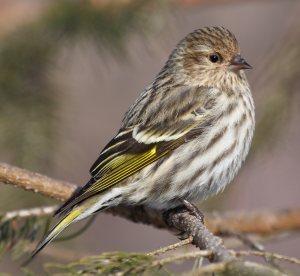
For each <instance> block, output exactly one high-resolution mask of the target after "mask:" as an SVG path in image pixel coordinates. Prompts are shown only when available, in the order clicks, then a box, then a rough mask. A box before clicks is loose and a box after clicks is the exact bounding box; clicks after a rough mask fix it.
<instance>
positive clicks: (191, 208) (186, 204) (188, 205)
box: [181, 199, 204, 224]
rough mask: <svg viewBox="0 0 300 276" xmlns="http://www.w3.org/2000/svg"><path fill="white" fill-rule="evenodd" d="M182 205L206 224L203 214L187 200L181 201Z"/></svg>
mask: <svg viewBox="0 0 300 276" xmlns="http://www.w3.org/2000/svg"><path fill="white" fill-rule="evenodd" d="M181 202H182V204H183V205H184V207H185V208H186V209H187V210H188V211H190V212H191V214H192V215H194V216H195V217H196V218H197V219H199V220H200V221H201V222H202V223H203V224H204V215H203V213H202V212H201V211H200V210H199V209H198V208H197V207H196V206H195V205H194V204H193V203H191V202H189V201H187V200H186V199H181Z"/></svg>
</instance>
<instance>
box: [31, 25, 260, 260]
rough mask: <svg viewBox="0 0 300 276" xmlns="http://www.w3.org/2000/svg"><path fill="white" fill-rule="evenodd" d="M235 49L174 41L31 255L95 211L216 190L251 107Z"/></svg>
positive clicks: (173, 203) (227, 174) (171, 203)
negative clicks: (86, 179)
mask: <svg viewBox="0 0 300 276" xmlns="http://www.w3.org/2000/svg"><path fill="white" fill-rule="evenodd" d="M250 68H251V66H250V65H249V64H248V63H247V62H246V61H245V59H243V58H242V56H241V54H240V49H239V46H238V42H237V40H236V38H235V36H234V35H233V33H232V32H230V31H229V30H227V29H226V28H224V27H206V28H202V29H198V30H195V31H193V32H192V33H190V34H188V35H187V36H186V37H185V38H184V39H183V40H181V41H180V42H179V44H178V45H177V46H176V48H175V49H174V50H173V52H172V53H171V55H170V56H169V58H168V60H167V62H166V64H165V65H164V67H163V68H162V70H161V71H160V72H159V73H158V75H157V76H156V77H155V79H154V81H153V82H152V83H151V84H150V85H149V86H148V87H147V88H146V89H145V90H144V91H143V92H142V93H141V94H140V95H139V97H138V98H137V100H136V101H135V103H133V105H132V106H131V107H130V108H129V110H128V111H127V113H126V114H125V116H124V118H123V121H122V124H121V128H120V130H119V132H118V133H117V134H116V136H115V137H114V138H113V139H112V140H111V141H110V142H109V143H108V144H107V145H106V146H105V147H104V149H103V150H102V152H101V153H100V156H99V158H98V159H97V160H96V162H95V163H94V164H93V166H92V167H91V169H90V173H91V179H90V181H89V182H88V183H87V184H86V185H85V186H83V187H81V188H80V189H79V190H77V191H76V192H75V193H74V195H73V196H72V197H71V198H70V199H69V200H67V201H66V202H65V203H64V204H63V205H62V206H61V207H60V208H59V210H57V212H56V215H59V216H60V217H61V220H60V221H59V222H58V223H57V224H56V226H55V227H53V229H52V230H51V231H50V233H49V234H48V235H47V236H46V238H45V239H44V240H42V241H41V242H40V243H39V245H38V246H37V248H36V250H35V251H34V252H33V254H32V257H33V256H35V255H36V254H37V253H38V252H39V251H40V250H41V249H42V248H43V247H44V246H45V245H47V244H48V243H49V242H50V241H51V240H53V239H54V238H55V237H56V236H57V235H58V234H59V233H60V232H61V231H62V230H63V229H65V228H66V227H67V226H68V225H70V224H71V223H73V222H76V221H79V220H82V219H84V218H86V217H88V216H90V215H92V214H94V213H96V212H98V211H101V210H104V209H107V208H110V207H113V206H117V205H119V204H122V205H146V206H149V207H152V208H155V209H159V210H162V211H165V210H168V209H171V208H174V207H177V206H179V205H185V206H186V207H187V208H190V210H193V208H192V207H193V206H194V205H193V202H199V201H202V200H204V199H206V198H207V197H208V196H211V195H215V194H217V193H218V192H220V191H222V190H223V189H224V188H225V187H226V185H227V184H228V183H230V182H231V181H232V179H233V178H234V176H235V175H236V174H237V172H238V170H239V168H240V167H241V165H242V163H243V161H244V160H245V158H246V156H247V154H248V151H249V148H250V144H251V140H252V136H253V132H254V125H255V120H254V104H253V99H252V96H251V91H250V88H249V84H248V81H247V78H246V76H245V72H244V69H250Z"/></svg>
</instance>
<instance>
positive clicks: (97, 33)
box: [0, 0, 300, 275]
mask: <svg viewBox="0 0 300 276" xmlns="http://www.w3.org/2000/svg"><path fill="white" fill-rule="evenodd" d="M299 14H300V3H299V1H297V0H286V1H280V0H265V1H253V0H251V1H250V0H249V1H247V0H236V1H235V0H219V1H216V0H215V1H205V0H202V1H201V0H173V1H172V0H165V1H162V0H157V1H156V0H155V1H150V0H149V1H146V0H118V1H117V0H116V1H112V0H111V1H109V0H89V1H88V0H86V1H83V0H82V1H79V0H78V1H50V0H44V1H39V0H1V1H0V102H1V105H0V133H1V135H0V161H1V162H6V163H9V164H12V165H16V166H20V167H22V168H27V169H30V170H33V171H36V172H40V173H44V174H46V175H48V176H51V177H54V178H58V179H62V180H67V181H70V182H73V183H76V184H78V185H82V184H84V183H85V182H86V181H87V179H88V177H89V174H88V170H89V167H90V166H91V164H92V163H93V161H94V160H95V159H96V158H97V155H98V153H99V152H100V150H101V149H102V147H103V146H105V144H106V143H107V142H108V140H109V139H110V138H112V137H113V135H114V134H115V132H116V131H117V130H118V128H119V125H120V121H121V119H122V116H123V114H124V112H125V111H126V109H127V108H128V106H129V105H130V104H131V103H132V102H133V101H134V99H135V98H136V97H137V95H138V94H139V93H140V92H141V91H142V90H143V88H144V87H145V86H146V85H148V84H149V83H150V82H151V81H152V80H153V78H154V77H155V75H156V73H158V71H159V70H160V68H161V67H162V66H163V64H164V62H165V61H166V59H167V57H168V55H169V53H170V51H171V50H172V49H173V47H174V46H175V45H176V44H177V42H178V41H179V40H180V39H182V38H183V37H184V36H185V35H186V34H187V33H189V32H190V31H192V30H194V29H197V28H200V27H203V26H212V25H222V26H225V27H227V28H229V29H230V30H232V31H233V32H234V33H235V35H236V36H237V38H238V40H239V42H240V46H241V49H242V54H243V56H244V57H245V58H246V60H247V61H248V62H249V63H250V64H251V65H252V66H253V68H254V69H253V70H251V71H247V75H248V77H249V81H250V84H251V86H252V89H253V94H254V99H255V103H256V110H257V128H256V134H255V139H254V143H253V146H252V149H251V154H250V156H249V158H248V159H247V162H246V164H245V166H244V167H243V169H242V170H241V172H240V173H239V175H238V177H237V178H236V179H235V180H234V183H232V185H231V186H230V187H229V188H228V189H226V191H225V192H224V193H223V194H222V195H220V196H218V197H216V198H213V199H211V200H209V201H208V202H206V203H203V204H201V205H200V207H201V208H202V209H203V210H206V211H205V212H209V211H225V210H226V211H227V210H228V211H232V210H236V211H240V210H261V209H275V210H276V209H283V208H288V207H295V206H298V207H299V201H300V200H299V199H300V186H299V179H300V170H299V164H300V123H299V122H300V112H299V111H300V108H299V106H300V105H299V103H300V93H299V89H300V74H299V72H300V66H299V64H300V47H299V45H300V18H299ZM54 203H55V202H54V201H52V200H49V199H45V198H44V197H42V196H38V195H35V194H32V193H29V192H25V191H21V190H19V189H16V188H13V187H8V186H5V185H3V184H0V212H1V213H3V212H6V211H8V210H17V209H20V208H27V207H34V206H41V205H50V204H54ZM75 228H76V226H75ZM70 231H72V230H70ZM73 231H74V228H73ZM175 241H176V237H174V236H173V235H171V234H170V233H168V232H166V231H162V230H157V229H154V228H152V227H149V226H143V225H138V224H134V223H132V222H129V221H126V220H124V219H121V218H118V217H112V216H110V215H106V214H99V215H98V216H97V218H96V220H95V222H94V223H93V224H92V226H90V227H89V228H88V230H86V231H85V232H84V233H83V234H82V235H80V236H78V237H77V238H76V239H72V240H70V241H65V242H57V243H53V244H52V245H50V246H49V248H47V249H46V250H45V251H44V253H43V254H41V255H39V256H38V259H39V260H40V262H39V261H37V262H35V263H34V264H32V265H31V267H39V266H41V263H44V262H47V261H50V260H51V261H62V262H63V261H70V260H72V259H73V258H78V257H81V256H85V255H91V254H99V253H101V252H104V251H117V250H118V251H150V250H154V249H156V248H158V247H160V246H163V245H167V244H169V243H172V242H175ZM266 248H267V249H268V250H273V251H277V252H279V253H282V254H287V255H291V256H295V257H300V249H299V248H300V237H299V235H298V237H297V236H295V237H293V239H285V240H283V241H280V242H276V243H274V242H272V243H270V244H267V247H266ZM51 252H52V253H51ZM59 252H60V253H59ZM0 272H7V273H13V274H14V275H17V274H19V273H21V272H20V269H19V267H18V265H17V263H15V262H12V261H11V259H10V258H9V257H8V256H7V254H6V255H5V256H4V258H3V259H2V262H1V263H0Z"/></svg>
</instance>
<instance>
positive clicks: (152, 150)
mask: <svg viewBox="0 0 300 276" xmlns="http://www.w3.org/2000/svg"><path fill="white" fill-rule="evenodd" d="M188 105H189V106H188V107H187V106H186V105H181V108H180V109H177V110H176V114H177V115H176V118H173V119H172V120H168V119H166V120H165V119H162V120H160V122H159V123H154V124H153V123H152V124H150V123H148V125H147V124H139V125H135V126H129V127H127V128H123V129H121V130H120V131H119V133H118V134H117V135H116V136H115V137H114V138H113V139H112V140H111V141H110V142H109V143H108V144H107V145H106V147H105V148H104V149H103V151H102V152H101V153H100V156H99V158H98V159H97V160H96V162H95V163H94V164H93V166H92V167H91V169H90V173H91V175H92V179H93V181H90V182H89V183H88V184H87V185H85V186H84V187H82V188H81V189H80V190H79V191H78V192H76V193H75V194H74V195H73V196H72V197H71V198H70V199H69V200H68V201H67V202H66V203H65V204H64V205H63V206H62V207H61V208H60V209H59V210H58V211H57V213H65V212H66V211H68V210H70V209H72V208H73V207H74V206H75V205H77V204H78V203H80V202H82V201H83V200H85V199H87V198H90V197H92V196H93V195H96V194H98V193H101V192H103V191H105V190H106V189H108V188H110V187H112V186H114V185H116V184H117V183H119V182H121V181H122V180H124V179H126V178H127V177H129V176H131V175H133V174H135V173H136V172H138V171H140V170H141V169H143V168H144V167H146V166H147V165H149V164H151V163H153V162H155V161H156V160H158V159H160V158H161V157H163V156H165V155H166V154H168V153H170V152H171V151H172V150H174V149H175V148H177V147H179V146H180V145H182V144H183V143H185V141H186V140H187V139H190V138H191V137H188V136H191V135H195V133H194V132H195V131H196V132H198V133H199V131H203V128H202V126H203V125H206V124H208V123H209V121H210V119H211V116H210V112H209V110H207V109H205V108H204V107H203V102H201V101H200V102H199V101H194V102H189V103H188ZM200 110H201V112H200ZM165 118H167V116H165ZM153 121H154V122H155V120H153Z"/></svg>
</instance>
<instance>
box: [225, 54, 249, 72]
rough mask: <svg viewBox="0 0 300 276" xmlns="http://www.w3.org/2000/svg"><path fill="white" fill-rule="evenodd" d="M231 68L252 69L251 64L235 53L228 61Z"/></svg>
mask: <svg viewBox="0 0 300 276" xmlns="http://www.w3.org/2000/svg"><path fill="white" fill-rule="evenodd" d="M229 67H230V69H231V70H242V69H252V66H251V65H250V64H249V63H248V62H247V61H246V60H245V59H244V58H242V56H241V55H236V56H234V58H233V59H232V60H231V62H230V66H229Z"/></svg>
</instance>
